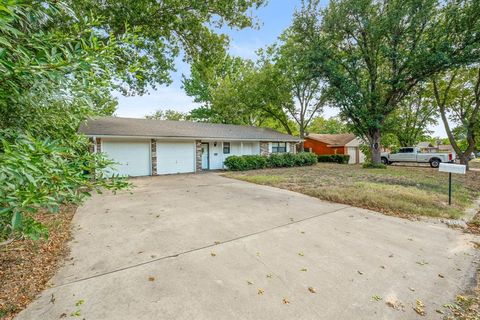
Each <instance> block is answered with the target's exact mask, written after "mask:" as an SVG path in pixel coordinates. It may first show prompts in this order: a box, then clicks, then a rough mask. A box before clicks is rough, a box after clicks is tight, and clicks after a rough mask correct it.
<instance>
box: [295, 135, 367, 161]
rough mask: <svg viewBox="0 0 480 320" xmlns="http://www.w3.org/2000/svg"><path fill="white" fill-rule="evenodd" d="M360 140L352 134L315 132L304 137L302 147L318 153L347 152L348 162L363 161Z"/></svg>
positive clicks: (363, 156)
mask: <svg viewBox="0 0 480 320" xmlns="http://www.w3.org/2000/svg"><path fill="white" fill-rule="evenodd" d="M360 145H361V140H360V139H358V138H357V137H356V136H355V135H354V134H351V133H344V134H316V133H310V134H308V135H307V136H306V137H305V142H304V149H305V151H310V152H313V153H315V154H318V155H330V154H348V155H350V160H349V163H350V164H356V163H363V162H364V161H365V155H364V154H363V152H362V151H361V150H360Z"/></svg>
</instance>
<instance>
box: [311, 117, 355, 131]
mask: <svg viewBox="0 0 480 320" xmlns="http://www.w3.org/2000/svg"><path fill="white" fill-rule="evenodd" d="M307 132H308V133H323V134H340V133H348V132H349V130H348V128H347V125H346V123H344V122H343V121H342V120H340V119H339V118H338V117H331V118H328V119H326V118H324V117H315V118H313V120H312V121H311V123H310V125H309V126H308V128H307Z"/></svg>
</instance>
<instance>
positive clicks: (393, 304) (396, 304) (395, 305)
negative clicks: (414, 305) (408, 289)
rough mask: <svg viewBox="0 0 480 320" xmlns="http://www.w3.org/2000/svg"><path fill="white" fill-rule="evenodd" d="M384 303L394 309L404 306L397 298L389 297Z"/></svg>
mask: <svg viewBox="0 0 480 320" xmlns="http://www.w3.org/2000/svg"><path fill="white" fill-rule="evenodd" d="M385 304H386V305H387V306H389V307H390V308H392V309H395V310H400V309H403V308H404V305H403V304H402V303H401V302H400V301H398V300H395V298H389V299H387V300H386V301H385Z"/></svg>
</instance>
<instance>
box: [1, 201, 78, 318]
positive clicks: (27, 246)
mask: <svg viewBox="0 0 480 320" xmlns="http://www.w3.org/2000/svg"><path fill="white" fill-rule="evenodd" d="M75 210H76V207H73V206H68V207H64V208H62V210H61V212H60V213H59V214H39V215H38V218H39V219H38V220H39V221H41V222H42V223H44V224H45V225H47V226H48V227H49V230H50V235H49V238H48V240H40V241H37V242H34V241H31V240H20V241H15V242H13V243H11V244H9V245H8V246H6V247H4V248H2V249H0V283H1V285H0V319H13V317H15V315H16V314H17V313H18V312H20V311H21V310H23V309H24V308H25V307H26V306H27V304H28V303H29V302H30V301H32V300H33V299H34V298H35V296H36V295H37V294H38V293H39V292H40V291H42V290H43V289H44V288H45V286H46V284H47V282H48V280H50V278H51V277H52V276H53V275H54V273H55V271H56V270H57V269H58V267H59V266H60V265H61V263H62V261H63V258H64V257H65V256H66V255H67V253H68V247H67V241H68V240H69V239H70V235H71V233H70V221H71V219H72V217H73V215H74V213H75Z"/></svg>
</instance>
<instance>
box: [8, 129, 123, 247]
mask: <svg viewBox="0 0 480 320" xmlns="http://www.w3.org/2000/svg"><path fill="white" fill-rule="evenodd" d="M77 146H78V147H81V148H85V150H88V147H89V142H88V140H87V139H86V138H80V139H79V141H78V143H77ZM111 164H112V162H111V161H109V160H107V159H105V158H104V157H103V156H102V155H100V154H92V153H89V152H83V150H80V151H77V150H75V149H73V148H68V147H66V146H65V145H63V144H61V143H60V142H59V141H58V140H51V139H37V138H35V137H33V136H32V135H28V134H19V133H14V132H11V131H7V130H3V131H0V184H1V185H2V188H0V239H3V238H7V237H8V236H12V234H25V235H26V236H28V237H30V238H32V239H38V238H40V237H41V236H46V230H45V228H44V227H43V226H42V225H40V224H39V223H38V222H36V221H35V217H34V214H35V213H36V212H37V211H38V210H40V209H44V210H48V211H50V212H53V213H56V212H58V211H59V209H60V206H61V205H62V204H67V203H76V204H79V203H81V202H82V201H83V200H84V199H85V197H86V196H89V194H90V192H91V191H92V190H96V191H98V192H100V191H101V189H103V188H107V189H111V190H118V189H122V188H125V187H126V186H127V183H126V182H125V181H124V180H121V179H105V178H106V177H105V175H104V170H105V169H106V168H108V167H109V166H110V165H111Z"/></svg>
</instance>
